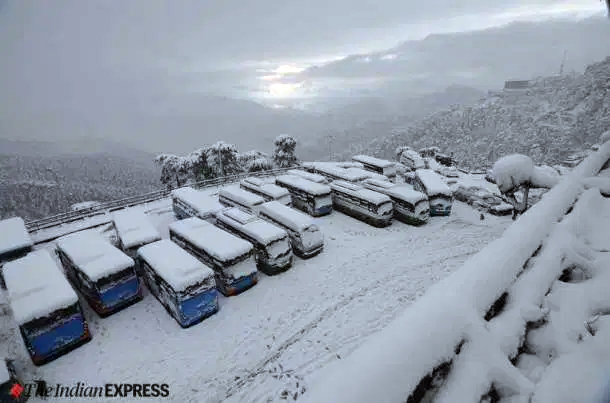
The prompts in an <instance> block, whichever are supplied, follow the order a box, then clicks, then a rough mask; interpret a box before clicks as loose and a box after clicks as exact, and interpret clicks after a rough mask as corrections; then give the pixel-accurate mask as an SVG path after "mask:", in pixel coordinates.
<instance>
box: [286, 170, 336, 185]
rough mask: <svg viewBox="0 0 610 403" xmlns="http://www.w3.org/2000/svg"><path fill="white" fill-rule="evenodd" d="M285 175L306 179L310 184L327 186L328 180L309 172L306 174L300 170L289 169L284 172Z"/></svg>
mask: <svg viewBox="0 0 610 403" xmlns="http://www.w3.org/2000/svg"><path fill="white" fill-rule="evenodd" d="M286 174H287V175H296V176H301V177H303V178H305V179H308V180H310V181H312V182H316V183H321V184H323V185H324V184H327V183H328V180H327V179H326V178H325V177H323V176H322V175H318V174H313V173H311V172H307V171H303V170H300V169H291V170H289V171H286Z"/></svg>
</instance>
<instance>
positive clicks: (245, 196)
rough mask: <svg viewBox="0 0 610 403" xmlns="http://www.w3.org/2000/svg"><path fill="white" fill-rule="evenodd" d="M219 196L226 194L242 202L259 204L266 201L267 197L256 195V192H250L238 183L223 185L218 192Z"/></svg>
mask: <svg viewBox="0 0 610 403" xmlns="http://www.w3.org/2000/svg"><path fill="white" fill-rule="evenodd" d="M218 195H219V196H221V197H222V196H224V197H226V198H229V199H234V200H235V201H237V202H239V203H241V204H247V205H254V206H256V205H259V204H263V203H264V202H265V199H263V198H262V197H260V196H258V195H255V194H254V193H250V192H248V191H247V190H244V189H241V188H240V187H239V186H238V185H231V186H227V187H223V188H222V189H220V192H218Z"/></svg>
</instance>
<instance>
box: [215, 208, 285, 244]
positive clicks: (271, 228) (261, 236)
mask: <svg viewBox="0 0 610 403" xmlns="http://www.w3.org/2000/svg"><path fill="white" fill-rule="evenodd" d="M216 219H217V220H218V221H220V222H223V223H225V224H227V225H229V226H231V227H234V228H236V229H241V230H242V231H243V232H244V233H245V234H246V235H248V236H250V237H252V238H253V239H256V240H257V241H258V242H260V243H261V244H263V245H268V244H269V243H271V242H273V241H276V240H278V239H282V238H285V237H287V236H288V234H287V233H286V231H284V230H283V229H281V228H279V227H276V226H275V225H273V224H270V223H268V222H267V221H265V220H263V219H260V218H258V217H256V216H254V215H252V214H248V213H246V212H244V211H241V210H239V209H238V208H232V209H227V210H223V211H222V212H221V213H219V214H218V216H217V217H216Z"/></svg>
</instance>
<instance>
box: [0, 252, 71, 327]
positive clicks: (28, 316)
mask: <svg viewBox="0 0 610 403" xmlns="http://www.w3.org/2000/svg"><path fill="white" fill-rule="evenodd" d="M3 273H4V279H5V282H6V287H7V291H8V296H9V301H10V306H11V310H12V311H13V318H14V320H15V321H16V322H17V323H18V324H20V325H22V324H25V323H27V322H29V321H31V320H34V319H37V318H41V317H44V316H46V315H48V314H50V313H52V312H53V311H55V310H57V309H61V308H65V307H68V306H70V305H72V304H74V303H76V302H77V301H78V297H77V295H76V292H75V291H74V290H73V289H72V287H71V286H70V284H69V283H68V280H67V279H66V278H65V277H64V274H63V273H62V272H61V270H60V268H59V267H58V265H57V263H55V261H54V260H53V258H52V257H51V255H50V253H49V251H47V250H44V249H43V250H37V251H34V252H31V253H30V254H28V255H27V256H25V257H23V258H21V259H17V260H14V261H12V262H9V263H7V264H5V265H4V268H3Z"/></svg>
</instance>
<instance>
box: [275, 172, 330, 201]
mask: <svg viewBox="0 0 610 403" xmlns="http://www.w3.org/2000/svg"><path fill="white" fill-rule="evenodd" d="M276 183H278V184H279V186H281V184H282V183H285V184H287V185H290V186H294V187H296V188H299V189H302V190H304V191H306V192H308V193H311V194H313V195H316V196H322V195H326V194H329V193H330V186H328V185H324V184H321V183H316V182H312V181H310V180H307V179H305V178H302V177H300V176H294V175H281V176H278V177H277V178H276Z"/></svg>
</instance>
